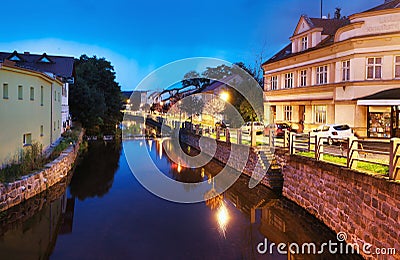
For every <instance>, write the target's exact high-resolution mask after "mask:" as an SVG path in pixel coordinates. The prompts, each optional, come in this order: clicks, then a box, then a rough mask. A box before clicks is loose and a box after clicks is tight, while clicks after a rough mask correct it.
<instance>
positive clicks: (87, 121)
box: [69, 55, 122, 134]
mask: <svg viewBox="0 0 400 260" xmlns="http://www.w3.org/2000/svg"><path fill="white" fill-rule="evenodd" d="M75 72H76V83H75V85H74V86H72V87H71V88H70V99H69V104H70V111H71V114H72V115H73V117H74V118H75V119H77V120H78V121H80V122H81V123H82V126H83V127H84V128H86V129H87V133H88V134H100V133H105V134H113V133H115V125H116V124H117V123H118V122H120V121H121V120H122V114H121V112H120V110H121V108H122V95H121V90H120V86H119V85H118V83H117V82H115V72H114V68H113V66H112V65H111V63H110V62H109V61H107V60H106V59H104V58H97V57H96V56H93V57H88V56H86V55H82V56H81V57H80V58H79V59H77V60H75Z"/></svg>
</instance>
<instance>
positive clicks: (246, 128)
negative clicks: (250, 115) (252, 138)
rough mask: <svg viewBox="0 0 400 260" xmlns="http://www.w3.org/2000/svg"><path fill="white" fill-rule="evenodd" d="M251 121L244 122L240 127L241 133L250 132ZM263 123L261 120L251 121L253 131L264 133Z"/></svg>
mask: <svg viewBox="0 0 400 260" xmlns="http://www.w3.org/2000/svg"><path fill="white" fill-rule="evenodd" d="M251 123H252V122H246V123H245V124H244V125H242V127H241V128H240V129H241V130H242V133H244V134H250V131H251ZM264 128H265V127H264V124H263V123H261V122H253V131H255V132H256V134H262V133H264Z"/></svg>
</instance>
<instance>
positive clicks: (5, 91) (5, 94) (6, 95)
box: [3, 83, 8, 99]
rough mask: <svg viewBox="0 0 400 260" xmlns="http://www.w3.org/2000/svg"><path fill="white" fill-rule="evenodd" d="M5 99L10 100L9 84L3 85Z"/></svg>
mask: <svg viewBox="0 0 400 260" xmlns="http://www.w3.org/2000/svg"><path fill="white" fill-rule="evenodd" d="M3 98H4V99H8V84H7V83H4V84H3Z"/></svg>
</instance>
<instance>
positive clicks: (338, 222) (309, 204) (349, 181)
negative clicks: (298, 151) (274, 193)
mask: <svg viewBox="0 0 400 260" xmlns="http://www.w3.org/2000/svg"><path fill="white" fill-rule="evenodd" d="M277 156H278V157H279V158H278V159H279V160H278V161H279V162H280V163H281V164H282V166H283V175H284V186H283V195H284V196H285V197H287V198H289V199H290V200H292V201H294V202H295V203H297V204H298V205H300V206H301V207H303V208H304V209H306V210H307V211H308V212H310V213H311V214H312V215H314V216H315V217H317V218H318V219H320V220H321V221H323V222H324V223H325V224H326V225H327V226H328V227H330V228H331V229H332V230H333V231H335V232H336V233H338V232H345V233H346V234H347V240H346V242H347V243H357V244H358V245H359V247H360V253H361V254H362V255H363V256H364V257H366V258H373V259H400V183H399V182H394V181H389V180H388V179H387V178H385V177H379V176H373V175H368V174H365V173H361V172H357V171H354V170H350V169H346V168H344V167H340V166H337V165H333V164H330V163H326V162H321V161H316V160H315V159H312V158H306V157H302V156H297V155H291V156H290V155H287V154H285V153H284V152H282V151H277ZM365 243H370V244H372V248H371V250H375V248H395V249H396V253H397V254H396V255H395V256H392V257H389V256H385V257H383V258H379V257H377V256H369V255H367V254H365V253H364V252H363V251H362V250H361V249H362V246H363V245H364V244H365Z"/></svg>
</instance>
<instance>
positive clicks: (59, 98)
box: [58, 92, 61, 102]
mask: <svg viewBox="0 0 400 260" xmlns="http://www.w3.org/2000/svg"><path fill="white" fill-rule="evenodd" d="M58 102H61V93H60V92H58Z"/></svg>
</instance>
